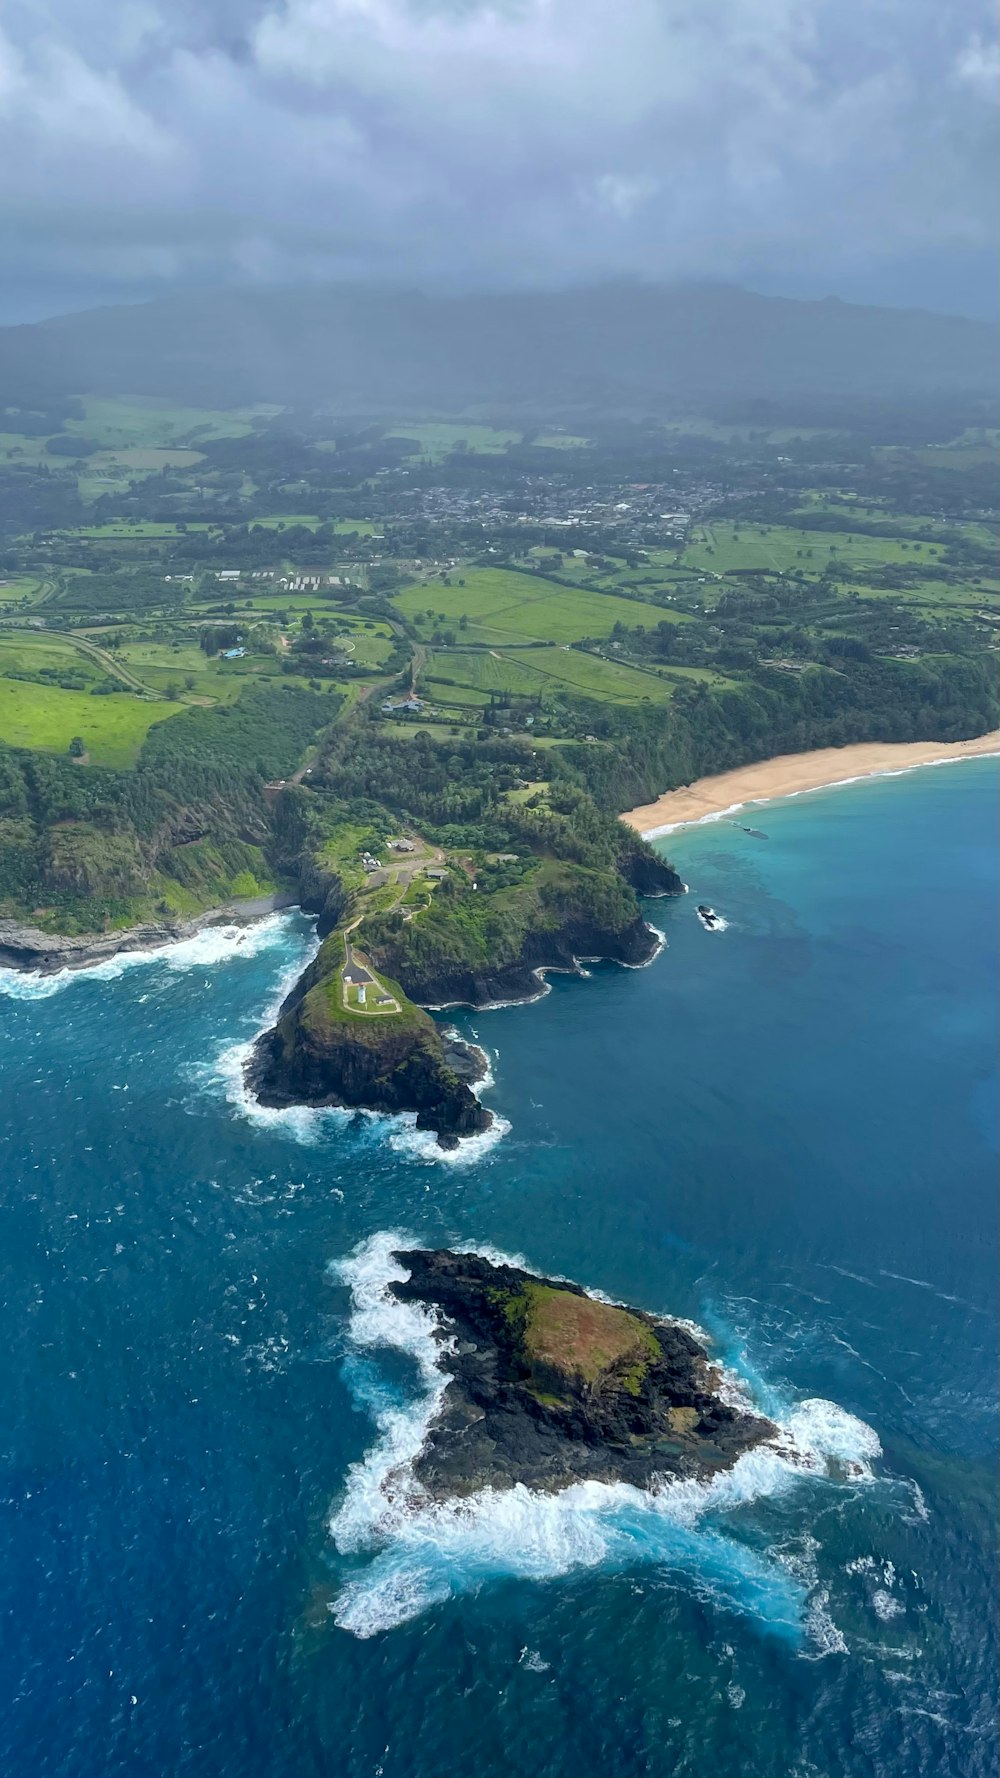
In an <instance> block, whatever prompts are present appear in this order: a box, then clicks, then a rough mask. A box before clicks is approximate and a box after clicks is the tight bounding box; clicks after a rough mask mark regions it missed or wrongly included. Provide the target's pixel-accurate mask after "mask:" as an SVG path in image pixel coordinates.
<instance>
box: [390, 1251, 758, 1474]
mask: <svg viewBox="0 0 1000 1778" xmlns="http://www.w3.org/2000/svg"><path fill="white" fill-rule="evenodd" d="M393 1258H394V1259H395V1260H396V1261H397V1262H398V1264H399V1265H400V1266H401V1267H403V1268H404V1269H405V1270H406V1271H407V1272H408V1274H409V1276H408V1278H406V1279H405V1280H403V1281H400V1282H397V1283H394V1284H393V1285H391V1287H390V1288H391V1290H392V1293H393V1295H394V1296H396V1297H397V1298H398V1299H399V1300H400V1301H402V1302H406V1303H416V1304H420V1305H421V1306H422V1307H424V1308H425V1309H429V1310H431V1311H432V1312H433V1313H434V1314H435V1316H436V1318H437V1323H438V1329H439V1340H440V1357H439V1361H438V1362H439V1365H440V1367H441V1369H442V1370H443V1371H444V1372H446V1373H447V1375H448V1379H449V1381H448V1384H447V1388H446V1389H445V1392H444V1396H443V1399H442V1403H441V1408H440V1411H439V1413H438V1414H437V1415H436V1417H435V1418H434V1420H433V1422H432V1424H431V1426H430V1429H429V1431H428V1434H427V1437H426V1440H425V1442H424V1446H423V1448H422V1450H421V1452H420V1454H419V1456H418V1457H417V1459H416V1461H415V1464H414V1474H415V1477H416V1480H417V1481H418V1482H419V1483H420V1484H421V1486H422V1487H423V1488H425V1489H426V1491H427V1493H428V1494H429V1495H431V1496H432V1498H434V1499H438V1500H445V1499H451V1498H454V1497H455V1496H464V1495H469V1494H473V1493H478V1492H479V1491H480V1490H482V1489H484V1488H497V1489H504V1488H512V1487H515V1486H516V1485H518V1484H523V1485H524V1486H525V1487H528V1488H531V1489H541V1490H543V1491H549V1492H554V1491H558V1490H560V1489H562V1488H566V1487H569V1486H571V1485H572V1484H573V1483H575V1482H584V1481H596V1482H604V1483H613V1482H627V1483H630V1484H632V1485H633V1486H635V1487H639V1488H648V1487H649V1486H651V1485H652V1484H654V1483H656V1482H657V1481H659V1480H662V1479H663V1478H664V1477H670V1476H673V1477H693V1478H702V1479H707V1478H708V1477H710V1476H711V1475H713V1474H715V1473H717V1472H718V1471H720V1470H724V1469H727V1468H729V1467H730V1466H731V1465H732V1464H733V1463H734V1462H735V1461H736V1459H737V1458H738V1457H739V1456H740V1455H741V1453H742V1452H744V1451H747V1450H749V1449H750V1448H751V1447H752V1446H754V1445H757V1444H760V1443H762V1442H764V1441H765V1440H768V1439H770V1438H773V1437H774V1435H775V1432H776V1428H775V1427H774V1426H773V1425H772V1423H771V1422H770V1421H768V1420H765V1419H762V1418H760V1417H759V1416H757V1415H755V1414H752V1413H750V1412H748V1411H745V1410H743V1409H742V1408H740V1407H738V1406H733V1405H732V1404H731V1403H730V1402H728V1401H726V1400H724V1399H723V1396H722V1394H721V1393H720V1381H721V1377H720V1372H719V1370H718V1367H717V1366H716V1365H714V1364H713V1362H712V1360H711V1358H710V1357H709V1354H708V1352H707V1351H706V1350H705V1348H704V1346H702V1345H701V1344H700V1343H699V1341H698V1340H697V1339H695V1337H694V1335H693V1334H691V1333H690V1332H689V1331H688V1329H687V1328H686V1327H683V1326H681V1325H680V1324H678V1323H677V1322H674V1321H669V1320H665V1319H663V1318H661V1317H658V1316H655V1315H650V1314H648V1313H646V1311H644V1310H641V1309H631V1308H625V1307H621V1306H619V1305H616V1304H612V1303H607V1302H604V1301H601V1300H599V1299H597V1298H595V1297H592V1296H589V1295H588V1294H587V1292H586V1291H585V1290H583V1289H582V1288H581V1287H580V1286H579V1285H577V1284H571V1283H567V1282H566V1281H565V1280H563V1279H553V1278H544V1277H538V1276H535V1275H534V1274H532V1273H530V1272H525V1271H522V1270H521V1269H520V1268H519V1267H517V1266H511V1265H506V1264H503V1263H497V1264H494V1263H493V1262H492V1261H491V1260H488V1259H486V1258H484V1257H483V1255H481V1254H478V1253H455V1252H452V1251H450V1250H448V1249H437V1250H425V1249H416V1250H405V1249H401V1250H399V1251H397V1252H395V1253H394V1254H393Z"/></svg>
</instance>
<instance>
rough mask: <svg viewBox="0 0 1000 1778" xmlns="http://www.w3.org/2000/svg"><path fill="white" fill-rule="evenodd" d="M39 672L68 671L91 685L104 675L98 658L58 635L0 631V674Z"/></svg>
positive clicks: (23, 631)
mask: <svg viewBox="0 0 1000 1778" xmlns="http://www.w3.org/2000/svg"><path fill="white" fill-rule="evenodd" d="M41 672H54V673H72V674H73V676H74V678H77V679H85V680H86V681H87V682H88V684H91V685H97V684H98V683H99V681H101V680H103V679H105V678H107V674H106V673H105V672H104V669H103V668H102V667H101V666H100V664H99V662H97V661H95V660H94V659H93V658H92V657H88V656H87V655H85V654H84V653H82V652H81V650H80V649H77V648H74V647H73V644H72V642H64V641H63V640H62V639H61V638H60V637H59V636H46V635H44V634H41V635H40V634H38V633H37V632H34V631H31V630H14V631H5V632H3V633H2V634H0V674H4V675H6V674H8V673H41Z"/></svg>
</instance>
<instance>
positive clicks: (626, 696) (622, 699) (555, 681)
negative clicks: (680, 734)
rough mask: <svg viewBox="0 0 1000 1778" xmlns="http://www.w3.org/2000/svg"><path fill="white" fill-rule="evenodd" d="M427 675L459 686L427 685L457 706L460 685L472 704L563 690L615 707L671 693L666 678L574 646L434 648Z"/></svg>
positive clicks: (657, 699)
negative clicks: (438, 675) (606, 701)
mask: <svg viewBox="0 0 1000 1778" xmlns="http://www.w3.org/2000/svg"><path fill="white" fill-rule="evenodd" d="M431 671H432V673H434V672H437V673H441V674H443V675H444V676H445V677H446V678H448V679H455V680H458V681H460V682H462V683H461V684H460V685H457V686H447V685H441V684H440V683H435V682H434V681H433V680H431V681H429V688H430V689H431V690H432V691H433V694H434V697H435V698H439V699H441V700H442V701H448V700H449V699H450V700H452V701H454V702H458V703H460V702H463V701H464V699H463V697H462V689H463V686H468V687H469V688H470V690H471V691H473V692H474V693H475V694H477V700H476V701H479V700H480V699H482V698H488V697H490V696H502V695H503V694H504V693H514V694H517V695H520V696H523V697H537V696H538V695H539V694H540V693H541V692H545V691H550V692H555V693H557V694H558V692H559V691H561V690H564V691H570V692H575V693H577V695H578V696H581V697H588V698H602V699H610V700H611V701H612V702H613V703H617V704H639V703H642V702H644V701H646V700H649V701H650V702H652V703H666V702H667V701H668V699H669V698H670V697H671V696H672V695H673V691H674V686H673V684H672V683H671V682H670V681H669V680H668V679H661V678H659V677H658V676H657V675H656V674H654V673H644V672H642V671H640V670H639V669H638V668H635V667H629V666H625V665H624V664H622V663H621V662H618V661H606V660H602V659H599V658H598V656H596V655H592V654H583V653H581V652H580V650H579V649H575V648H557V647H553V648H525V649H505V650H504V651H503V652H502V653H500V652H499V651H498V652H497V653H495V654H493V653H485V652H484V653H478V652H476V653H472V652H470V653H469V654H463V653H461V652H459V651H458V650H457V649H456V650H453V651H449V650H446V649H440V650H439V649H435V651H434V656H433V666H432V669H431Z"/></svg>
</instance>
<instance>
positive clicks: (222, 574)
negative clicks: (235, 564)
mask: <svg viewBox="0 0 1000 1778" xmlns="http://www.w3.org/2000/svg"><path fill="white" fill-rule="evenodd" d="M215 578H216V580H239V578H240V570H239V569H238V568H221V569H220V570H219V572H218V574H217V575H216V576H215Z"/></svg>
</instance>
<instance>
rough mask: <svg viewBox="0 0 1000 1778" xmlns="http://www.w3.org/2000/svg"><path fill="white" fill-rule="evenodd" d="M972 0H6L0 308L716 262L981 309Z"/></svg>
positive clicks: (988, 159)
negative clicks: (347, 280)
mask: <svg viewBox="0 0 1000 1778" xmlns="http://www.w3.org/2000/svg"><path fill="white" fill-rule="evenodd" d="M997 85H998V49H997V40H996V36H995V30H994V25H993V17H992V7H987V6H986V5H985V4H980V0H499V3H498V4H493V5H488V4H483V3H482V0H285V3H284V4H278V3H277V0H257V3H256V4H255V3H254V0H48V3H47V4H42V5H38V4H36V3H35V0H28V3H24V0H20V3H19V0H13V4H11V5H9V6H8V8H7V9H6V10H5V12H4V14H3V16H2V22H0V158H2V165H3V168H4V176H3V179H2V181H0V231H2V240H3V246H4V263H5V266H6V268H7V285H8V289H7V296H6V306H7V310H8V313H7V315H6V316H4V317H3V318H13V315H12V314H11V313H10V311H11V310H15V311H18V312H19V313H24V314H27V313H29V312H32V311H37V310H40V309H45V310H48V311H51V310H52V309H54V308H60V307H63V308H69V307H73V306H76V305H78V304H79V303H80V302H85V301H88V300H94V299H95V298H98V297H99V298H102V299H104V300H108V299H113V298H115V297H119V298H121V299H125V300H127V299H130V298H134V297H138V296H143V295H149V294H155V293H156V292H157V291H159V290H166V289H170V288H172V287H174V286H176V285H179V284H184V285H190V284H192V283H199V284H202V283H215V282H231V281H233V280H237V281H261V282H273V281H276V280H289V279H291V280H296V281H298V280H301V279H306V278H317V277H351V278H357V277H366V278H374V279H378V280H380V281H381V280H391V281H393V282H399V281H402V282H406V283H411V284H422V285H425V286H430V285H441V284H448V285H454V284H460V285H462V286H466V287H467V286H469V285H484V284H488V285H504V286H509V285H516V284H539V283H542V284H547V283H556V282H558V283H562V282H567V281H570V280H573V281H577V280H581V279H591V278H595V277H607V276H609V275H621V274H628V275H639V276H643V277H651V278H664V279H669V278H674V277H692V276H693V277H705V276H708V277H725V278H734V279H739V280H745V281H747V282H751V283H755V284H757V285H758V286H761V287H768V288H772V289H786V290H789V291H791V292H794V293H797V292H815V293H821V292H823V291H831V292H839V293H840V294H843V295H850V296H855V297H862V298H865V297H867V298H870V299H872V300H891V301H899V302H905V301H912V302H915V303H919V302H926V303H928V304H929V305H930V306H952V307H956V308H965V309H968V310H977V309H982V307H983V303H984V300H985V296H984V292H985V289H986V284H985V279H986V277H987V275H988V274H987V268H988V266H989V264H990V260H991V255H992V252H993V247H994V214H995V208H996V196H997V193H996V165H997V153H996V148H997V105H996V101H997Z"/></svg>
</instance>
